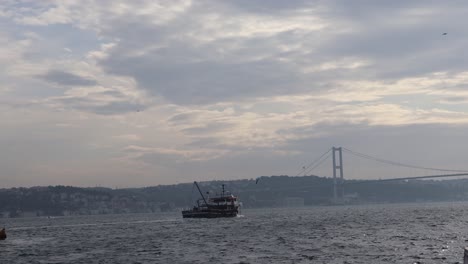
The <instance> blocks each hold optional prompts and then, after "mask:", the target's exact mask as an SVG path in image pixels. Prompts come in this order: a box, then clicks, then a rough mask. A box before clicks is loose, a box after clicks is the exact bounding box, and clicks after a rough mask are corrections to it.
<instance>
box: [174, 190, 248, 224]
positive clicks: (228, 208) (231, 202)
mask: <svg viewBox="0 0 468 264" xmlns="http://www.w3.org/2000/svg"><path fill="white" fill-rule="evenodd" d="M194 184H195V186H197V189H198V192H199V193H200V195H201V197H202V198H201V199H198V200H197V205H196V206H194V207H193V208H192V209H188V210H183V211H182V217H183V218H218V217H235V216H237V214H238V213H239V201H238V199H237V197H236V196H234V195H232V194H231V193H229V192H226V191H225V190H224V184H223V185H222V188H223V189H222V192H221V193H220V194H217V195H215V196H213V197H207V198H205V196H204V195H203V192H202V191H201V190H200V187H199V186H198V183H197V182H194Z"/></svg>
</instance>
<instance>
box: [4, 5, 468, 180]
mask: <svg viewBox="0 0 468 264" xmlns="http://www.w3.org/2000/svg"><path fill="white" fill-rule="evenodd" d="M467 17H468V3H467V2H466V1H455V0H454V1H403V0H395V1H370V0H367V1H365V0H356V1H347V0H327V1H323V0H317V1H302V0H289V1H283V0H271V1H257V0H238V1H217V0H213V1H205V0H197V1H190V0H163V1H155V0H131V1H130V0H112V1H111V0H67V1H60V0H41V1H37V0H2V1H1V2H0V43H1V45H0V68H1V71H0V186H1V187H12V186H34V185H56V184H63V185H76V186H108V187H132V186H148V185H157V184H172V183H178V182H179V183H180V182H190V181H193V180H212V179H217V180H226V179H242V178H255V177H257V176H261V175H281V174H287V175H294V174H296V173H297V172H298V171H300V168H301V167H302V166H303V165H305V164H307V162H309V161H312V160H314V159H315V158H316V157H317V156H319V155H320V154H322V153H323V152H325V151H326V150H327V149H329V148H330V147H332V146H344V147H347V148H349V149H352V150H355V151H358V152H363V153H367V154H372V155H375V156H378V157H382V158H386V159H391V160H396V161H399V162H405V163H410V164H416V165H421V166H430V167H442V168H454V169H455V168H456V169H468V162H467V161H468V156H467V154H466V146H467V142H468V104H467V103H468V89H467V88H468V86H467V84H468V55H467V47H468V27H466V23H461V21H465V20H466V18H467ZM443 33H447V34H446V35H445V34H443ZM344 159H345V165H346V169H347V171H345V177H347V178H368V177H375V173H376V171H378V174H379V177H380V176H382V175H383V174H384V173H385V172H386V170H385V167H382V166H380V167H378V168H377V167H373V166H374V165H372V164H368V165H364V164H363V163H359V162H356V163H354V162H352V159H351V158H350V159H347V157H346V155H345V157H344ZM329 163H330V162H328V163H327V165H326V168H324V169H323V172H322V173H323V174H328V175H330V174H331V169H330V167H331V164H329ZM376 166H377V165H376ZM370 171H373V172H372V173H371V172H370ZM403 173H406V172H403ZM408 173H409V172H408ZM412 173H415V172H412ZM401 176H411V175H401Z"/></svg>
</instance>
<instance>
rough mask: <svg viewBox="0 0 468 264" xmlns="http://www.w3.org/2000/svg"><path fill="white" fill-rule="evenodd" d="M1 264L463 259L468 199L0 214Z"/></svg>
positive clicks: (411, 261) (386, 261) (404, 261)
mask: <svg viewBox="0 0 468 264" xmlns="http://www.w3.org/2000/svg"><path fill="white" fill-rule="evenodd" d="M0 224H3V225H5V226H6V227H7V232H8V236H9V237H8V239H7V240H5V241H0V249H1V254H0V263H462V262H463V260H462V259H463V247H465V246H468V203H453V204H449V203H444V204H406V205H372V206H350V207H304V208H294V209H293V208H292V209H263V210H244V211H243V216H242V217H237V218H230V219H182V218H181V216H180V215H179V213H173V214H133V215H111V216H110V215H106V216H82V217H59V218H52V219H47V218H28V219H0Z"/></svg>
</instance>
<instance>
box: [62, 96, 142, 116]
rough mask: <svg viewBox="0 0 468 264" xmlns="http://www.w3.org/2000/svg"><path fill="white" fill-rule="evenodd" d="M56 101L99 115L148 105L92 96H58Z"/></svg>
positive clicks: (135, 110) (119, 112)
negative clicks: (106, 100)
mask: <svg viewBox="0 0 468 264" xmlns="http://www.w3.org/2000/svg"><path fill="white" fill-rule="evenodd" d="M54 102H56V103H60V104H62V105H63V106H64V107H65V108H70V109H76V110H81V111H86V112H92V113H95V114H99V115H117V114H123V113H131V112H140V111H143V110H145V109H146V108H147V106H146V105H144V104H140V103H137V102H131V101H113V102H100V101H96V100H93V99H92V98H87V97H84V98H82V97H79V98H58V99H55V100H54Z"/></svg>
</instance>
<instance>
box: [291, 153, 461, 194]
mask: <svg viewBox="0 0 468 264" xmlns="http://www.w3.org/2000/svg"><path fill="white" fill-rule="evenodd" d="M343 154H346V156H347V158H358V159H361V160H367V161H370V162H373V163H380V164H384V165H387V166H391V167H398V168H406V169H411V170H418V171H425V172H426V173H427V172H430V174H427V175H416V176H403V177H388V178H384V179H370V180H369V179H368V180H365V181H346V180H345V177H344V172H345V170H344V155H343ZM330 157H331V161H332V173H333V176H332V177H333V199H334V200H335V201H340V200H342V199H343V196H344V190H345V188H346V186H347V185H350V184H362V183H369V182H372V183H376V182H391V181H408V180H422V179H435V178H448V177H464V176H468V170H454V169H442V168H433V167H424V166H417V165H411V164H406V163H402V162H398V161H392V160H388V159H383V158H380V157H376V156H373V155H368V154H364V153H360V152H357V151H353V150H351V149H348V148H344V147H332V148H330V149H328V150H327V151H326V152H325V153H323V154H322V155H320V156H319V157H318V158H317V159H315V160H313V161H312V162H311V163H309V164H307V165H305V166H302V169H301V171H300V172H299V173H298V174H297V175H296V176H299V175H307V174H311V173H312V172H314V171H315V170H317V169H318V168H320V166H322V165H323V164H324V163H325V161H327V160H329V158H330ZM328 168H329V167H328ZM327 171H328V172H329V169H327ZM394 174H398V175H402V173H401V172H399V173H394ZM394 174H393V175H394ZM316 175H317V174H316ZM353 178H354V177H353ZM354 180H355V179H354Z"/></svg>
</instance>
